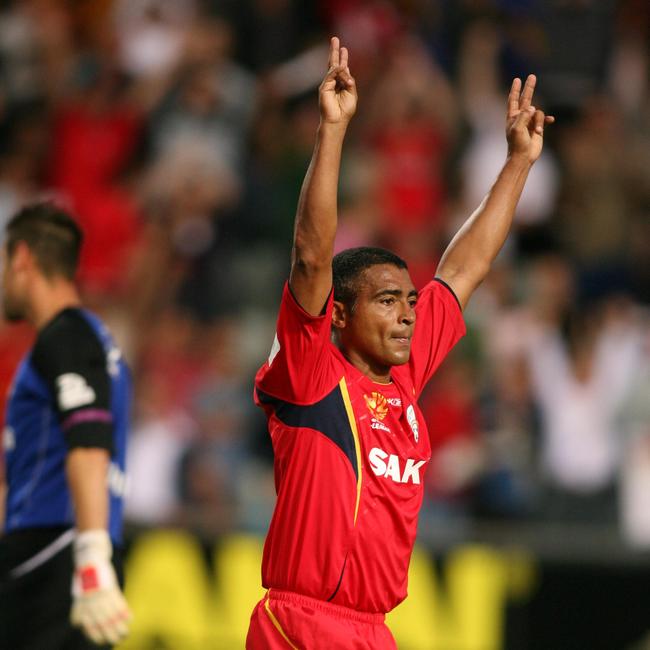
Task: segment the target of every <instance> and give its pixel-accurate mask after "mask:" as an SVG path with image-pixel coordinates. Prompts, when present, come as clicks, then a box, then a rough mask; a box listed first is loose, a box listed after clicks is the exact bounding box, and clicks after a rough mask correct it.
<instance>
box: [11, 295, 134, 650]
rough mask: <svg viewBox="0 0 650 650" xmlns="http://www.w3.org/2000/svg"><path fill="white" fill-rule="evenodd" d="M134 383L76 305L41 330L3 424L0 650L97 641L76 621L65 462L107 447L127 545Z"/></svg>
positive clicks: (114, 512) (91, 318)
mask: <svg viewBox="0 0 650 650" xmlns="http://www.w3.org/2000/svg"><path fill="white" fill-rule="evenodd" d="M130 386H131V379H130V374H129V371H128V368H127V367H126V364H125V363H124V360H123V359H122V355H121V353H120V351H119V349H118V348H117V347H116V346H115V344H114V343H113V340H112V338H111V336H110V334H109V333H108V331H107V329H106V328H105V326H104V325H103V324H102V322H101V321H100V320H99V319H98V318H97V317H96V316H95V315H93V314H92V313H90V312H88V311H86V310H84V309H78V308H68V309H64V310H63V311H61V312H60V313H59V314H57V315H56V316H55V317H54V318H53V319H52V320H51V321H50V322H49V323H48V324H47V325H45V327H44V328H42V329H41V330H40V331H39V334H38V337H37V339H36V341H35V343H34V346H33V347H32V349H31V350H30V352H29V353H28V354H27V355H26V356H25V358H24V359H23V360H22V362H21V364H20V365H19V367H18V369H17V371H16V375H15V377H14V380H13V382H12V385H11V387H10V392H9V399H8V403H7V414H6V424H5V428H4V431H3V447H4V464H5V474H6V482H7V499H6V513H5V522H4V533H3V537H2V538H0V571H1V573H0V581H1V582H0V597H1V599H2V601H1V602H0V623H1V627H0V635H1V636H0V648H11V649H12V650H19V649H23V648H24V649H25V650H27V649H29V650H31V649H32V648H34V650H37V649H38V650H43V649H44V648H48V649H49V648H52V649H55V648H57V649H58V648H66V649H67V648H85V647H89V648H90V647H97V646H93V645H91V644H90V642H89V641H85V639H84V637H83V636H82V635H81V632H80V631H79V630H77V629H74V628H72V627H71V626H70V625H69V621H68V617H69V613H70V604H71V595H70V587H71V579H72V575H73V560H72V550H71V547H72V541H73V529H74V510H73V504H72V499H71V495H70V492H69V489H68V484H67V480H66V472H65V460H66V455H67V453H68V451H69V450H70V449H72V448H75V447H95V448H103V449H106V450H108V451H109V453H110V458H111V460H110V467H109V473H108V485H109V495H110V499H109V501H110V503H109V526H108V532H109V534H110V537H111V540H112V543H113V545H114V547H117V548H119V545H120V543H121V537H122V509H123V494H124V489H125V484H126V477H125V456H126V436H127V426H128V417H129V411H130V394H131V390H130Z"/></svg>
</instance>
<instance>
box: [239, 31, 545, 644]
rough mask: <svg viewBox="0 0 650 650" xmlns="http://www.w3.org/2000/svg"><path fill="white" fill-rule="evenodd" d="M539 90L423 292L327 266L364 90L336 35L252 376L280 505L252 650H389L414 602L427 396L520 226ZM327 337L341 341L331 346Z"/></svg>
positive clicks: (370, 272)
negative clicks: (268, 328)
mask: <svg viewBox="0 0 650 650" xmlns="http://www.w3.org/2000/svg"><path fill="white" fill-rule="evenodd" d="M535 83H536V79H535V77H534V76H533V75H530V76H529V77H528V79H527V80H526V83H525V85H524V87H523V90H522V85H521V81H520V80H519V79H515V80H514V81H513V83H512V88H511V90H510V95H509V98H508V110H507V120H506V135H507V140H508V155H507V158H506V161H505V164H504V166H503V169H502V170H501V172H500V174H499V176H498V178H497V180H496V182H495V184H494V186H493V187H492V189H491V191H490V193H489V194H488V195H487V197H486V198H485V200H484V201H483V203H482V204H481V205H480V206H479V208H478V209H477V210H476V212H475V213H474V214H473V215H472V216H471V217H470V218H469V219H468V221H467V222H466V223H465V225H463V227H462V228H461V229H460V231H459V232H458V234H457V235H456V236H455V237H454V239H453V240H452V242H451V243H450V244H449V247H448V248H447V250H446V251H445V253H444V255H443V257H442V260H441V262H440V265H439V266H438V269H437V273H436V277H435V278H434V279H433V280H432V281H431V282H430V283H429V284H427V285H426V286H425V287H424V288H423V289H422V290H421V291H419V292H418V291H416V290H415V287H414V286H413V283H412V282H411V278H410V277H409V273H408V270H407V266H406V263H405V262H404V261H403V260H401V259H400V258H399V257H397V256H396V255H394V254H393V253H390V252H389V251H385V250H383V249H377V248H358V249H351V250H347V251H343V252H341V253H339V254H338V255H337V256H336V257H334V258H333V245H334V236H335V233H336V223H337V209H336V202H337V184H338V175H339V164H340V158H341V149H342V146H343V139H344V136H345V131H346V128H347V125H348V122H349V120H350V118H351V117H352V115H353V114H354V112H355V109H356V104H357V94H356V88H355V82H354V79H353V78H352V76H351V74H350V70H349V67H348V52H347V50H346V48H344V47H340V44H339V40H338V39H337V38H333V39H332V40H331V46H330V59H329V70H328V72H327V74H326V76H325V79H324V80H323V83H322V84H321V86H320V90H319V97H320V113H321V122H320V126H319V129H318V136H317V140H316V147H315V150H314V154H313V158H312V161H311V165H310V167H309V170H308V171H307V175H306V178H305V182H304V184H303V187H302V191H301V195H300V199H299V203H298V212H297V216H296V224H295V232H294V242H293V252H292V264H291V274H290V277H289V282H288V283H287V285H286V286H285V289H284V293H283V296H282V303H281V305H280V313H279V317H278V322H277V333H276V338H275V341H274V343H273V346H272V349H271V353H270V355H269V358H268V360H267V362H266V363H265V364H264V365H263V366H262V368H261V369H260V370H259V372H258V373H257V377H256V380H255V398H256V402H257V403H258V404H259V405H260V406H261V407H262V408H264V410H265V412H266V415H267V418H268V426H269V432H270V435H271V438H272V442H273V449H274V452H275V483H276V490H277V504H276V507H275V512H274V514H273V519H272V521H271V526H270V530H269V533H268V537H267V539H266V544H265V546H264V557H263V563H262V581H263V584H264V587H265V588H267V589H268V591H267V594H266V595H265V597H264V598H263V599H262V601H260V603H258V605H257V606H256V608H255V610H254V611H253V614H252V617H251V624H250V628H249V632H248V638H247V641H246V647H247V648H248V649H249V650H262V649H272V650H275V649H276V648H277V649H278V650H280V649H283V650H284V649H286V648H299V649H300V650H305V649H309V650H311V649H313V648H319V649H320V648H322V649H324V650H325V649H326V650H335V649H336V650H338V649H341V650H343V649H346V650H347V649H352V648H354V649H359V650H362V649H367V650H370V649H372V650H378V649H380V650H384V649H389V648H395V641H394V640H393V637H392V635H391V633H390V631H389V629H388V628H387V626H386V625H385V623H384V614H385V613H386V612H388V611H390V610H391V609H393V607H395V606H396V605H397V604H399V603H400V602H401V601H402V600H403V599H404V598H405V597H406V588H407V572H408V565H409V559H410V556H411V551H412V548H413V543H414V541H415V535H416V527H417V518H418V511H419V509H420V505H421V503H422V491H423V474H424V471H425V469H426V466H427V463H428V462H429V458H430V445H429V436H428V433H427V430H426V427H425V423H424V421H423V418H422V414H421V413H420V410H419V409H418V406H417V399H418V397H419V396H420V393H421V392H422V389H423V388H424V386H425V384H426V383H427V381H428V380H429V379H430V377H431V376H432V374H433V373H434V371H435V370H436V368H437V367H438V365H439V364H440V362H441V361H442V360H443V359H444V357H445V355H446V354H447V353H448V352H449V350H450V349H451V348H452V347H453V346H454V344H455V343H456V342H457V341H458V339H459V338H460V337H461V336H462V335H463V334H464V332H465V326H464V324H463V317H462V308H463V307H464V306H465V305H466V303H467V301H468V300H469V297H470V295H471V294H472V292H473V291H474V289H475V288H476V287H477V286H478V285H479V283H480V282H481V281H482V280H483V278H484V277H485V275H486V274H487V272H488V270H489V268H490V263H491V262H492V260H493V259H494V258H495V256H496V255H497V253H498V251H499V249H500V248H501V246H502V244H503V242H504V240H505V238H506V236H507V234H508V231H509V229H510V225H511V222H512V218H513V214H514V211H515V207H516V205H517V202H518V200H519V196H520V195H521V191H522V189H523V187H524V183H525V181H526V178H527V176H528V172H529V170H530V168H531V166H532V164H533V163H534V162H535V160H537V158H538V157H539V155H540V153H541V150H542V143H543V131H544V126H545V124H547V123H550V122H552V121H553V118H552V117H546V116H545V115H544V113H543V112H542V111H540V110H538V109H535V108H534V107H533V106H532V105H531V101H532V97H533V91H534V88H535ZM332 332H333V334H332Z"/></svg>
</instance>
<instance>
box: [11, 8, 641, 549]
mask: <svg viewBox="0 0 650 650" xmlns="http://www.w3.org/2000/svg"><path fill="white" fill-rule="evenodd" d="M331 34H337V35H339V36H340V37H341V39H342V42H343V43H344V44H345V45H347V46H348V47H349V49H350V53H351V54H350V57H351V58H350V66H351V69H352V73H353V74H354V75H355V77H356V79H357V84H358V88H359V95H360V105H359V110H358V113H357V115H356V116H355V118H354V121H353V123H352V125H351V127H350V131H349V134H348V139H347V142H346V146H345V151H344V161H343V168H342V178H341V195H340V221H339V232H338V239H337V248H338V249H339V250H340V249H342V248H347V247H350V246H357V245H365V244H369V245H373V244H374V245H382V246H385V247H387V248H390V249H392V250H394V251H395V252H397V253H398V254H400V255H401V256H403V257H404V258H405V259H406V260H407V261H408V263H409V267H410V270H411V275H412V277H413V280H414V282H415V284H416V286H422V285H423V284H424V283H426V282H427V281H428V279H429V278H431V277H432V275H433V273H434V271H435V268H436V265H437V261H438V259H439V257H440V255H441V253H442V251H443V250H444V248H445V246H446V244H447V242H448V241H449V240H450V238H451V236H453V234H454V232H455V231H456V229H457V228H458V227H459V225H460V224H461V223H462V222H463V220H464V219H465V218H467V217H468V216H469V215H470V214H471V212H472V210H473V209H475V208H476V206H477V205H478V203H479V202H480V200H481V199H482V197H483V196H484V194H485V193H486V191H487V190H488V189H489V187H490V185H491V183H492V182H493V181H494V179H495V177H496V174H497V173H498V170H499V169H500V166H501V164H502V162H503V160H504V157H505V153H506V144H505V137H504V133H503V127H504V113H505V97H506V94H507V90H508V87H509V84H510V81H511V80H512V78H513V77H515V76H519V77H525V75H526V74H528V73H529V72H535V73H536V74H537V75H538V79H539V81H538V90H537V93H536V95H537V102H538V103H539V105H540V106H542V107H543V108H544V109H545V110H546V111H547V113H552V114H554V115H555V116H556V120H557V122H556V124H555V125H553V127H549V128H548V129H547V133H546V147H545V151H544V154H543V156H542V158H541V159H540V160H539V162H538V163H537V165H536V166H535V168H534V170H533V172H532V173H531V175H530V179H529V182H528V184H527V186H526V189H525V191H524V195H523V197H522V200H521V203H520V206H519V209H518V212H517V217H516V223H515V226H514V229H513V232H512V235H511V237H510V238H509V240H508V242H507V244H506V246H505V248H504V250H503V251H502V253H501V254H500V256H499V258H498V259H497V261H496V263H495V265H494V269H493V271H492V273H491V275H490V276H489V278H488V279H487V281H486V282H485V283H484V284H483V286H482V287H481V288H480V289H479V290H478V292H477V293H476V294H475V296H474V297H473V299H472V301H471V303H470V305H469V307H468V309H467V310H466V320H467V324H468V335H467V337H466V338H465V339H464V340H463V342H462V343H461V344H460V345H459V346H458V348H457V349H456V350H455V352H454V353H453V354H452V356H451V357H450V358H449V359H448V360H447V361H446V362H445V364H444V365H443V366H442V368H441V369H440V371H439V372H438V374H437V375H436V376H435V378H434V380H433V382H432V383H431V385H430V387H429V389H428V390H427V393H426V394H425V396H424V399H423V403H422V407H423V411H424V413H425V415H426V417H427V420H428V426H429V430H430V433H431V442H432V448H433V460H432V465H431V468H430V470H429V472H428V474H427V479H426V480H427V496H426V504H425V512H424V515H423V516H424V517H431V518H434V519H435V518H438V519H439V520H440V522H441V525H444V524H445V521H451V520H453V519H454V518H470V519H473V518H488V519H490V520H513V521H520V520H524V521H554V522H584V523H586V524H592V523H593V524H599V525H600V524H602V525H606V526H616V527H618V529H619V530H620V531H621V533H622V535H623V536H624V537H625V539H626V540H628V541H629V542H630V543H632V544H635V545H638V546H650V317H649V310H648V308H649V307H650V85H649V82H650V45H649V44H650V5H648V3H647V2H646V1H645V0H619V1H618V2H617V1H616V0H546V1H542V0H518V1H515V0H440V1H436V2H433V1H431V0H393V1H389V0H313V1H310V2H305V1H301V0H205V1H202V2H201V1H199V0H85V1H84V2H75V1H74V0H15V1H13V2H10V1H4V2H0V227H2V228H4V224H5V223H6V221H7V219H9V218H10V217H11V215H12V214H13V212H14V211H15V210H16V209H17V208H19V207H20V206H21V205H23V204H24V203H26V202H29V201H32V200H35V199H48V198H50V199H54V200H56V201H59V202H61V203H63V204H64V205H66V206H68V207H69V208H70V209H71V210H72V211H73V213H74V214H75V215H76V216H77V217H78V219H79V221H80V223H81V224H82V226H83V228H84V230H85V234H86V243H85V250H84V254H83V259H82V263H81V269H80V275H79V279H80V282H81V285H82V287H83V291H84V296H85V299H86V302H87V304H88V305H89V306H90V307H91V308H92V309H94V310H96V311H97V312H99V313H100V314H101V315H102V316H103V317H104V318H105V319H106V320H107V321H108V322H109V323H110V325H111V328H112V330H113V332H114V334H115V335H116V338H117V339H118V340H119V341H120V343H121V345H122V347H123V349H124V352H125V354H126V356H127V358H128V360H129V362H130V364H131V366H132V368H133V371H134V376H135V386H136V399H135V409H134V427H133V434H132V444H131V449H130V458H129V469H130V471H129V473H130V475H131V494H130V499H129V506H128V516H129V519H130V521H131V522H132V523H134V524H137V525H143V526H152V525H154V526H156V525H182V526H187V527H189V528H190V529H192V530H193V531H195V532H197V533H198V534H199V535H202V536H205V537H206V538H208V539H210V538H212V537H214V536H218V535H220V534H222V533H223V532H226V531H230V530H233V529H244V530H252V531H258V532H264V531H265V529H266V525H267V523H268V518H269V516H270V513H271V508H272V504H273V499H274V484H273V475H272V462H273V460H272V452H271V448H270V442H269V441H268V438H267V434H266V430H265V422H264V418H263V416H262V414H261V412H260V413H258V412H257V410H256V409H255V407H254V406H253V403H252V377H253V375H254V373H255V371H256V369H257V367H258V366H259V365H260V364H261V363H262V361H263V360H264V359H265V357H266V356H267V353H268V350H269V349H270V346H271V342H272V339H273V331H274V324H275V316H276V310H277V306H278V304H279V299H280V295H281V289H282V284H283V282H284V280H285V278H286V276H287V273H288V268H289V253H290V246H291V235H292V223H293V217H294V214H295V205H296V200H297V197H298V193H299V190H300V184H301V181H302V177H303V175H304V173H305V171H306V168H307V165H308V161H309V158H310V156H311V149H312V146H313V142H314V135H315V131H316V128H317V125H318V119H319V118H318V106H317V92H316V89H317V86H318V84H319V82H320V80H321V78H322V75H323V73H324V69H325V65H326V61H327V45H328V36H329V35H331ZM32 336H33V334H32V333H31V332H29V331H28V330H27V329H25V328H23V327H20V326H16V325H9V324H1V325H0V384H1V386H0V390H2V392H3V394H4V392H5V390H6V387H7V385H8V383H9V380H10V377H11V375H12V373H13V370H14V368H15V365H16V363H17V361H18V359H19V357H20V355H21V354H22V353H23V352H24V351H25V349H26V348H27V347H28V345H29V344H30V341H31V340H32V339H31V337H32Z"/></svg>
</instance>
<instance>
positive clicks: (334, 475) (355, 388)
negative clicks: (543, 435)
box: [246, 281, 465, 650]
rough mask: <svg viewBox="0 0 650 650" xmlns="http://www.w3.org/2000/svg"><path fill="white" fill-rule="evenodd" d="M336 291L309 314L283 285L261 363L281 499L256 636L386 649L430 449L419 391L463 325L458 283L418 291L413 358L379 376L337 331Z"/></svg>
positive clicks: (278, 645) (267, 642)
mask: <svg viewBox="0 0 650 650" xmlns="http://www.w3.org/2000/svg"><path fill="white" fill-rule="evenodd" d="M332 306H333V298H332V296H331V295H330V298H329V300H328V303H327V306H326V309H325V311H324V314H323V315H322V316H318V317H314V316H311V315H309V314H307V313H306V312H305V311H304V310H303V309H301V307H300V305H298V303H297V302H296V300H295V299H294V298H293V296H292V294H291V291H290V290H289V287H288V285H287V286H286V287H285V290H284V295H283V298H282V304H281V307H280V313H279V317H278V324H277V337H276V340H275V342H274V345H273V348H272V350H271V355H270V357H269V359H268V361H267V363H265V364H264V366H263V367H262V368H261V369H260V371H259V372H258V374H257V377H256V382H255V396H256V401H257V402H258V404H259V405H260V406H262V407H263V408H264V410H265V412H266V415H267V418H268V425H269V432H270V435H271V439H272V442H273V449H274V453H275V483H276V490H277V504H276V507H275V512H274V514H273V519H272V521H271V526H270V529H269V533H268V537H267V539H266V544H265V546H264V557H263V563H262V582H263V585H264V587H265V588H266V589H267V590H268V592H267V594H266V596H265V597H264V599H263V600H262V601H261V602H260V603H259V604H258V605H257V607H256V608H255V611H254V612H253V615H252V617H251V625H250V629H249V634H248V639H247V646H246V647H247V648H248V649H249V650H268V649H272V650H276V649H277V650H280V649H286V648H299V649H300V650H304V649H309V650H311V649H320V648H322V649H323V650H324V649H327V650H343V649H345V650H348V649H352V648H355V649H358V650H364V649H366V650H371V649H372V650H386V649H390V648H394V647H395V642H394V640H393V638H392V635H391V633H390V631H389V630H388V628H387V627H386V625H385V623H384V615H385V613H386V612H388V611H390V610H391V609H393V608H394V607H395V606H396V605H398V604H399V603H400V602H401V601H402V600H403V599H404V598H405V597H406V591H407V573H408V565H409V560H410V557H411V552H412V549H413V543H414V541H415V535H416V528H417V518H418V512H419V510H420V506H421V504H422V497H423V475H424V472H425V469H426V466H427V464H428V462H429V459H430V456H431V447H430V442H429V435H428V433H427V429H426V426H425V423H424V419H423V417H422V413H421V412H420V410H419V408H418V406H417V403H416V402H417V399H418V397H419V396H420V393H421V392H422V389H423V388H424V386H425V384H426V382H427V381H428V380H429V379H430V377H431V375H432V374H433V373H434V371H435V370H436V368H437V367H438V365H439V364H440V362H441V361H442V360H443V359H444V357H445V355H446V354H447V353H448V352H449V350H450V349H451V348H452V347H453V345H454V344H455V343H456V342H457V341H458V339H459V338H460V337H461V336H462V335H463V334H464V332H465V326H464V323H463V319H462V313H461V309H460V307H459V305H458V302H457V300H456V298H455V296H454V294H453V293H452V291H451V289H449V287H447V286H446V285H445V284H444V283H442V282H441V281H432V282H431V283H429V284H428V285H427V286H426V287H425V288H424V289H423V290H422V291H420V293H419V296H418V302H417V306H416V323H415V330H414V335H413V339H412V342H411V356H410V361H409V363H407V364H405V365H403V366H395V367H393V368H392V370H391V382H390V383H389V384H379V383H376V382H373V381H372V380H371V379H369V378H368V377H367V376H365V375H364V374H362V373H361V372H360V371H359V370H357V368H355V367H354V366H353V365H352V364H351V363H349V362H348V361H347V359H346V358H345V357H344V356H343V355H342V354H341V352H340V351H339V350H338V349H337V348H336V347H335V346H334V345H333V343H332V342H331V319H332Z"/></svg>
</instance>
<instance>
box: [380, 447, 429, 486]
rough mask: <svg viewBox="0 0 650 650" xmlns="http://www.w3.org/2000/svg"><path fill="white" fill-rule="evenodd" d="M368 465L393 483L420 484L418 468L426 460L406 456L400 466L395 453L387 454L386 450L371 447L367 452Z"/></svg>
mask: <svg viewBox="0 0 650 650" xmlns="http://www.w3.org/2000/svg"><path fill="white" fill-rule="evenodd" d="M368 460H369V461H370V467H371V469H372V471H373V473H374V474H375V475H376V476H383V477H384V478H389V479H391V481H393V482H395V483H413V484H414V485H420V468H421V467H422V465H424V463H425V462H426V461H424V460H418V461H415V460H413V459H412V458H407V459H406V461H404V466H403V467H402V461H401V460H400V457H399V456H397V455H396V454H389V453H388V452H386V451H384V450H383V449H380V448H379V447H373V448H372V449H371V450H370V453H369V454H368Z"/></svg>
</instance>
